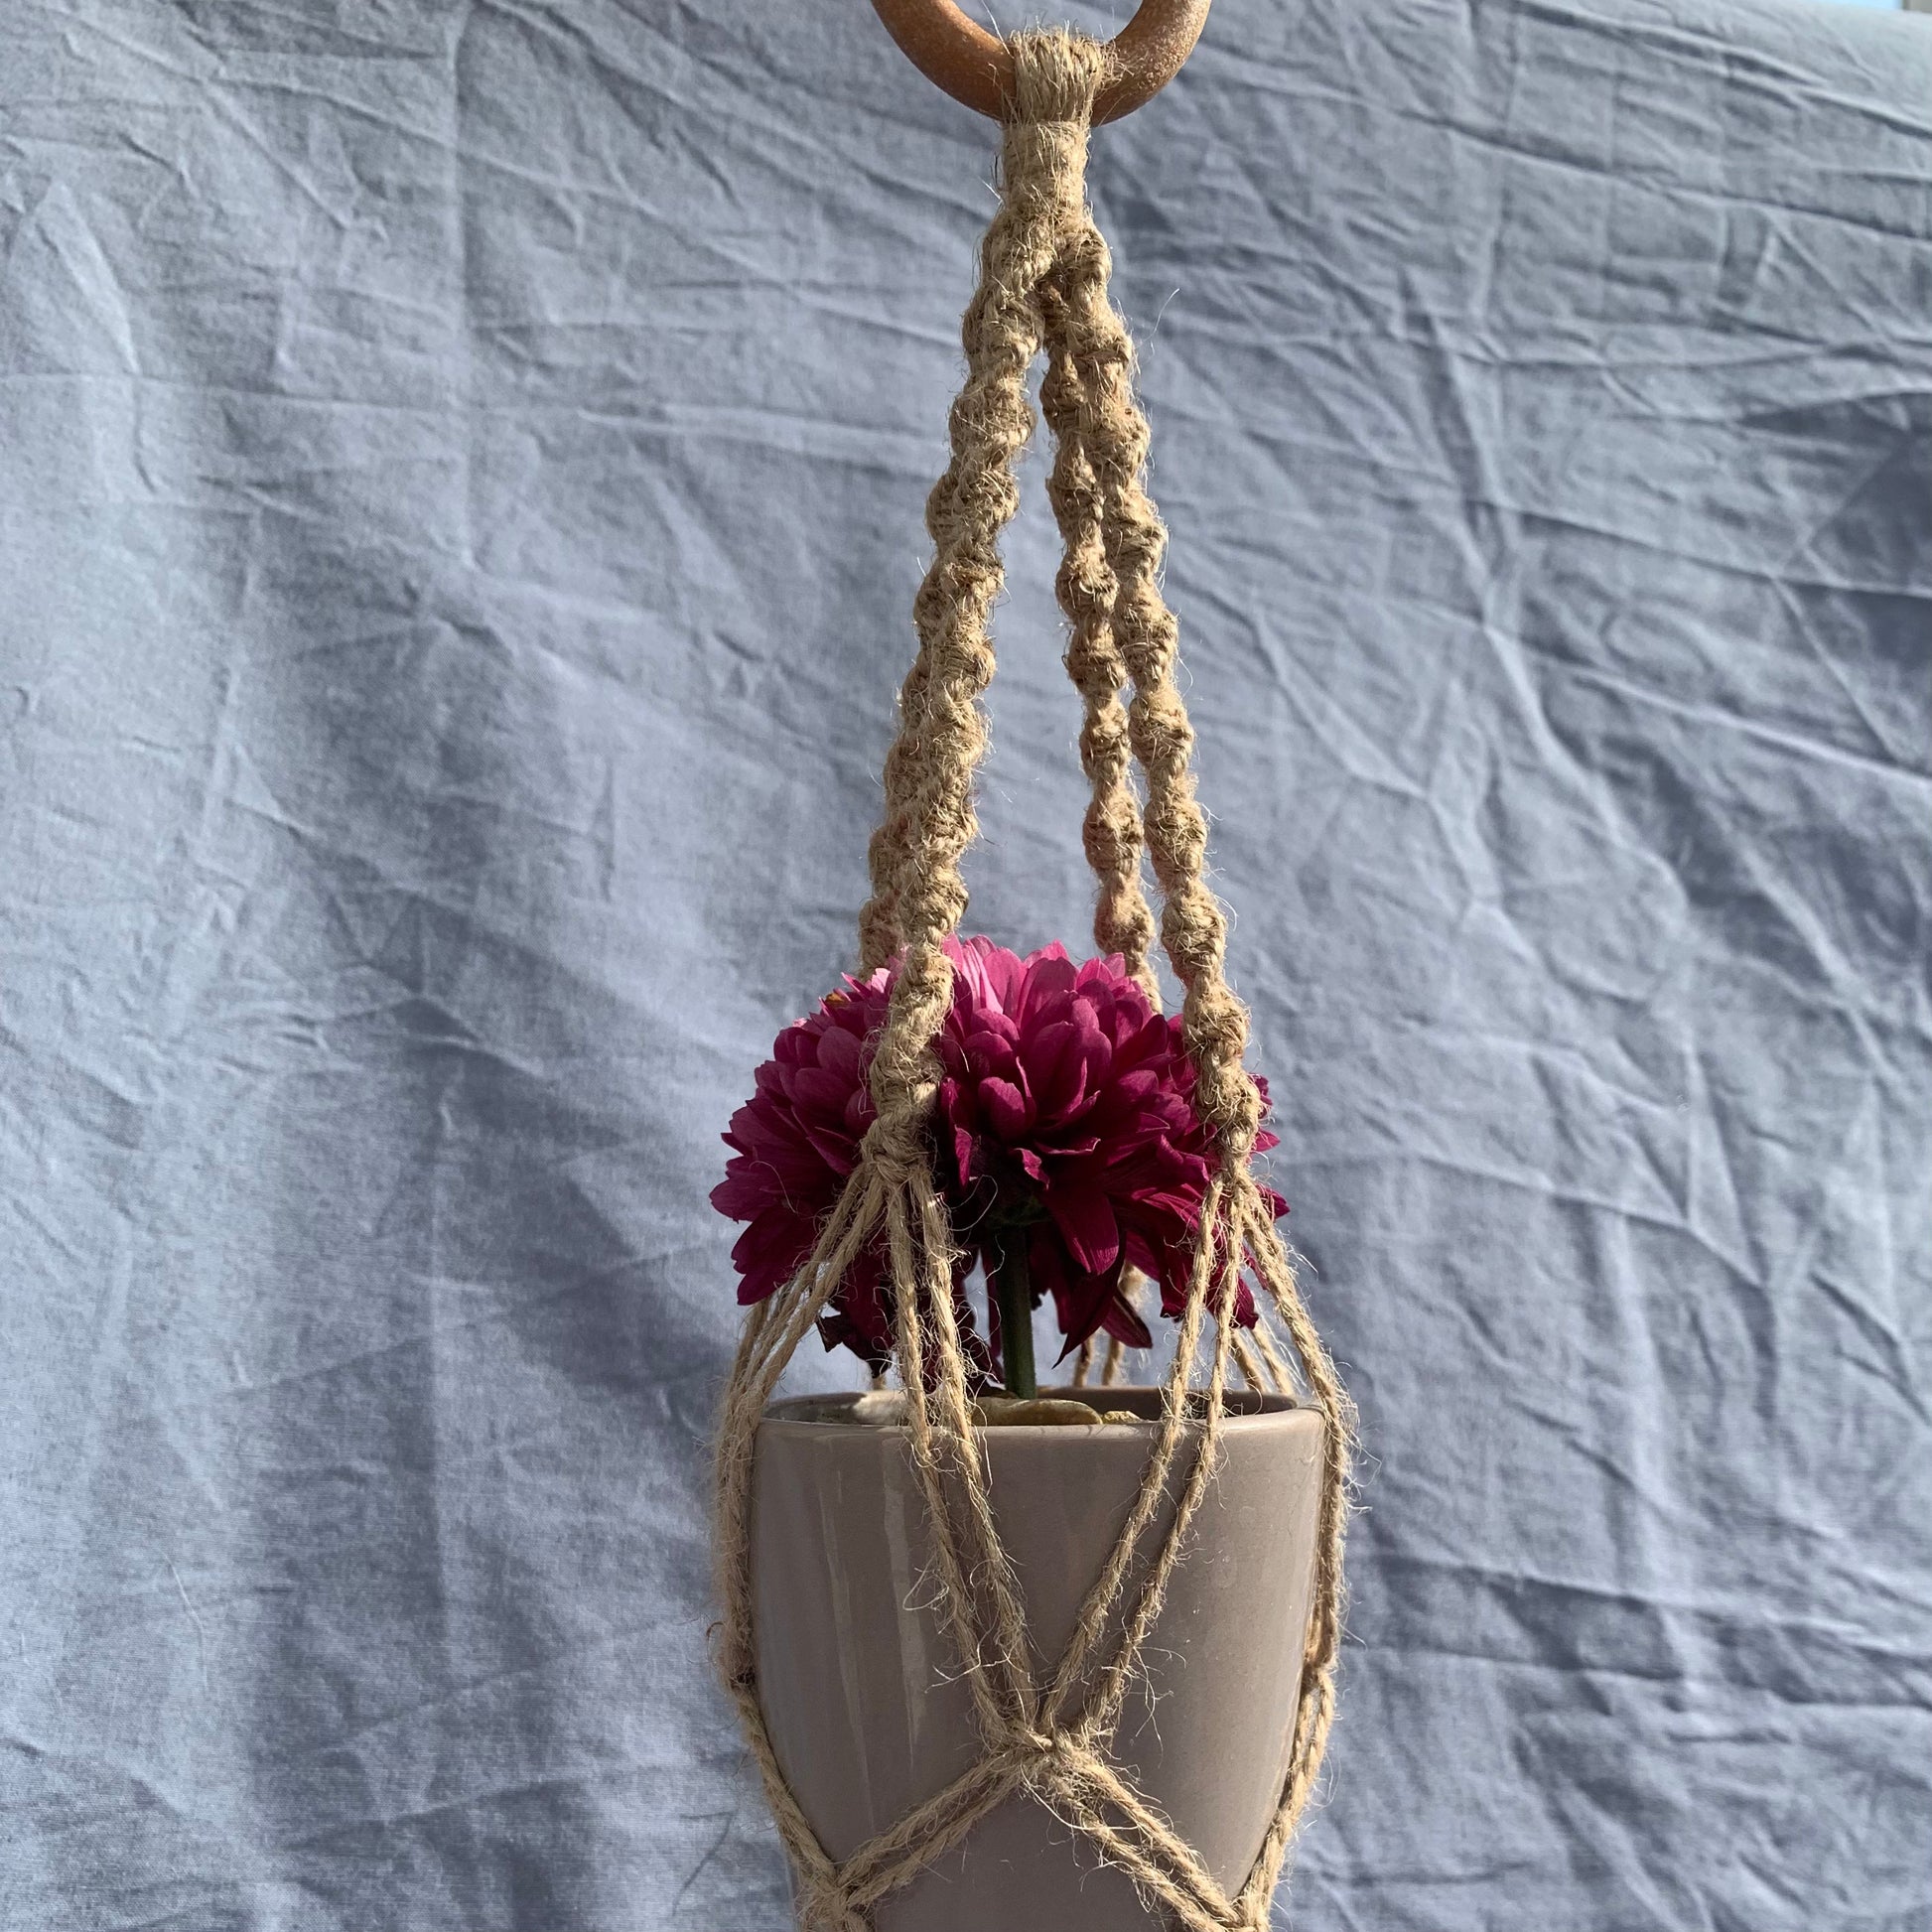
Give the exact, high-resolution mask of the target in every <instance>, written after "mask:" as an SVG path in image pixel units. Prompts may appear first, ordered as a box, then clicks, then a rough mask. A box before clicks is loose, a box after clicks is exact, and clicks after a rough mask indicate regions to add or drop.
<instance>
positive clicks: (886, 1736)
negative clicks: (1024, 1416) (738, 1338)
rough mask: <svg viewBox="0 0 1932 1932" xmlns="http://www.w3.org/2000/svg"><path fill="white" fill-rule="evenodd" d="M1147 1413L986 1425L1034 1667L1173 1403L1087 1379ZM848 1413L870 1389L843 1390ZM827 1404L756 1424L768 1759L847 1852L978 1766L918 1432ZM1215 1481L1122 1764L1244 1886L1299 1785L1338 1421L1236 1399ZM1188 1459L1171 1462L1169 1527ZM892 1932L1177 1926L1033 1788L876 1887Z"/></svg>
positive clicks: (1062, 1643)
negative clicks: (1318, 1567) (1329, 1433)
mask: <svg viewBox="0 0 1932 1932" xmlns="http://www.w3.org/2000/svg"><path fill="white" fill-rule="evenodd" d="M1092 1399H1093V1401H1094V1402H1095V1404H1096V1406H1100V1407H1104V1408H1107V1409H1114V1410H1120V1409H1131V1410H1133V1411H1134V1412H1135V1413H1136V1415H1138V1416H1142V1417H1145V1418H1147V1420H1146V1421H1144V1422H1140V1423H1135V1424H1118V1423H1117V1424H1110V1425H1108V1426H1106V1427H1102V1428H999V1429H991V1430H987V1431H985V1432H984V1440H985V1442H986V1447H987V1455H988V1460H989V1464H990V1469H991V1482H992V1497H993V1505H994V1512H995V1515H996V1518H997V1520H998V1524H999V1530H1000V1536H1001V1539H1002V1541H1003V1542H1004V1543H1005V1545H1006V1548H1007V1550H1008V1552H1009V1554H1010V1555H1011V1557H1012V1559H1013V1564H1014V1568H1015V1572H1016V1574H1017V1577H1018V1580H1019V1584H1020V1588H1021V1591H1022V1594H1023V1596H1024V1599H1025V1605H1026V1614H1027V1622H1028V1627H1029V1630H1030V1633H1031V1635H1032V1639H1033V1643H1034V1647H1035V1659H1034V1662H1035V1670H1036V1671H1037V1672H1038V1673H1040V1674H1041V1675H1042V1676H1045V1675H1050V1672H1051V1669H1052V1667H1053V1666H1054V1665H1055V1664H1056V1663H1057V1662H1058V1660H1059V1658H1060V1657H1061V1655H1062V1654H1063V1653H1064V1651H1065V1647H1066V1643H1067V1640H1068V1638H1069V1636H1070V1635H1071V1633H1072V1630H1073V1626H1074V1623H1075V1620H1076V1618H1077V1617H1078V1614H1079V1610H1080V1605H1081V1602H1082V1599H1083V1598H1084V1597H1085V1595H1086V1593H1087V1590H1088V1588H1089V1587H1090V1586H1091V1585H1092V1584H1093V1582H1094V1580H1095V1578H1096V1577H1097V1576H1098V1575H1099V1573H1100V1570H1101V1568H1102V1566H1103V1565H1104V1564H1105V1562H1106V1560H1107V1556H1108V1553H1109V1552H1110V1550H1111V1549H1112V1547H1113V1544H1114V1541H1115V1539H1116V1537H1117V1536H1118V1534H1119V1532H1120V1529H1121V1526H1122V1525H1123V1523H1124V1522H1125V1521H1126V1519H1127V1515H1128V1512H1129V1510H1130V1509H1131V1508H1132V1506H1133V1503H1134V1499H1135V1497H1136V1495H1137V1493H1138V1491H1139V1487H1140V1483H1141V1478H1142V1474H1143V1471H1144V1470H1145V1468H1146V1465H1147V1458H1148V1453H1149V1450H1150V1449H1151V1448H1152V1446H1153V1441H1154V1436H1155V1428H1156V1424H1155V1421H1154V1419H1155V1418H1157V1417H1158V1416H1159V1414H1160V1408H1161V1396H1160V1392H1159V1391H1158V1390H1154V1389H1108V1390H1105V1391H1094V1392H1093V1393H1092ZM829 1400H830V1401H832V1402H833V1403H838V1402H840V1401H844V1402H846V1403H848V1404H856V1402H857V1400H858V1398H856V1397H853V1398H843V1399H841V1398H831V1399H829ZM827 1403H828V1399H827V1398H824V1397H805V1398H801V1399H799V1400H797V1401H794V1402H780V1403H776V1404H774V1405H773V1406H772V1407H771V1408H770V1409H769V1410H768V1411H767V1413H766V1416H765V1418H764V1420H763V1422H762V1423H761V1424H760V1425H759V1434H758V1447H757V1463H756V1473H755V1477H754V1490H753V1530H752V1567H753V1588H754V1597H755V1605H756V1617H757V1639H758V1673H759V1694H760V1698H761V1702H762V1706H763V1711H764V1719H765V1725H766V1727H767V1730H768V1732H769V1735H770V1738H771V1743H772V1748H773V1750H774V1751H775V1752H776V1754H777V1758H778V1762H779V1764H780V1766H781V1767H782V1768H783V1771H784V1774H785V1778H786V1781H787V1782H788V1783H789V1785H790V1786H791V1789H792V1791H793V1792H794V1793H795V1794H796V1796H797V1798H798V1801H799V1804H800V1806H801V1808H802V1809H803V1811H804V1813H805V1816H806V1817H807V1818H808V1819H809V1820H810V1822H811V1825H812V1828H813V1830H814V1831H815V1832H816V1834H817V1836H818V1840H819V1843H820V1844H821V1845H823V1846H824V1847H825V1849H826V1851H827V1852H828V1853H829V1854H830V1855H831V1856H832V1857H833V1858H835V1859H845V1858H848V1857H850V1856H851V1854H852V1853H853V1852H855V1851H857V1850H858V1848H859V1847H860V1846H861V1845H863V1844H864V1843H865V1842H866V1841H867V1840H868V1839H871V1838H873V1837H875V1836H877V1835H878V1834H879V1833H881V1832H883V1831H885V1830H887V1829H888V1828H890V1827H891V1826H893V1825H894V1824H896V1823H897V1821H898V1820H899V1819H900V1818H901V1817H902V1816H903V1815H904V1814H905V1813H906V1812H907V1811H908V1810H910V1809H911V1808H912V1807H913V1806H914V1805H916V1804H919V1803H921V1802H923V1801H924V1800H925V1799H927V1798H930V1797H932V1796H933V1795H934V1794H936V1793H937V1792H939V1791H940V1790H941V1789H943V1788H944V1787H945V1786H946V1785H947V1784H948V1783H950V1782H951V1781H952V1780H953V1779H954V1778H955V1777H957V1776H959V1775H960V1774H961V1773H962V1772H963V1771H965V1770H967V1769H968V1768H970V1766H971V1765H972V1764H973V1763H974V1762H975V1761H976V1760H977V1758H978V1757H979V1756H980V1755H981V1745H980V1740H979V1737H978V1734H977V1732H976V1730H975V1727H974V1722H973V1714H972V1707H971V1700H970V1695H969V1693H968V1690H967V1688H966V1686H965V1685H964V1684H963V1683H961V1682H960V1681H959V1680H958V1675H957V1665H956V1659H955V1658H954V1656H953V1654H952V1651H951V1649H950V1646H949V1644H948V1641H947V1638H946V1636H945V1634H944V1632H943V1631H942V1630H941V1628H940V1626H939V1623H938V1621H937V1619H936V1617H935V1615H934V1612H933V1608H932V1599H933V1594H934V1592H933V1587H932V1581H931V1578H930V1576H929V1575H928V1574H926V1570H927V1565H928V1556H927V1552H928V1536H927V1529H926V1512H925V1500H924V1496H923V1493H922V1492H921V1489H920V1487H919V1482H918V1478H917V1476H916V1474H915V1473H914V1470H913V1467H912V1463H911V1459H910V1456H909V1453H908V1450H907V1443H906V1433H905V1431H904V1430H903V1429H902V1428H898V1427H892V1426H879V1425H873V1424H863V1423H858V1422H853V1421H849V1420H848V1421H836V1420H823V1419H822V1418H824V1417H826V1416H827V1415H828V1414H833V1413H836V1412H835V1411H834V1410H830V1409H828V1407H827ZM1229 1405H1230V1407H1231V1408H1233V1409H1235V1410H1237V1411H1238V1412H1239V1413H1236V1414H1234V1415H1231V1416H1230V1417H1228V1419H1227V1420H1226V1422H1225V1423H1224V1425H1223V1434H1222V1439H1221V1441H1222V1449H1221V1460H1220V1466H1219V1470H1218V1473H1217V1475H1216V1477H1215V1480H1214V1482H1213V1484H1212V1485H1211V1487H1210V1488H1209V1490H1208V1492H1207V1495H1206V1497H1205V1499H1204V1500H1203V1502H1202V1503H1201V1506H1200V1509H1199V1511H1198V1513H1197V1515H1196V1516H1195V1518H1194V1522H1193V1525H1192V1527H1191V1530H1190V1533H1189V1537H1188V1541H1187V1545H1186V1551H1185V1554H1184V1556H1183V1557H1182V1559H1181V1561H1180V1563H1179V1565H1178V1567H1177V1568H1176V1569H1175V1571H1174V1573H1173V1581H1172V1582H1171V1584H1170V1586H1169V1588H1168V1592H1167V1597H1166V1600H1165V1603H1164V1605H1163V1607H1162V1610H1161V1614H1160V1617H1159V1620H1158V1621H1157V1622H1156V1624H1155V1626H1154V1628H1153V1631H1152V1633H1151V1635H1150V1637H1149V1639H1148V1642H1147V1644H1146V1647H1145V1649H1144V1651H1143V1664H1144V1670H1143V1673H1142V1676H1141V1677H1140V1679H1139V1680H1138V1681H1137V1682H1136V1685H1135V1687H1134V1689H1133V1690H1132V1691H1131V1692H1130V1694H1129V1697H1128V1701H1127V1704H1126V1706H1125V1708H1124V1711H1123V1714H1122V1718H1121V1722H1120V1726H1119V1729H1118V1732H1117V1733H1116V1736H1115V1741H1114V1745H1113V1750H1112V1756H1113V1758H1114V1759H1115V1761H1116V1762H1117V1763H1118V1764H1119V1765H1120V1767H1121V1768H1122V1769H1123V1770H1124V1771H1125V1772H1126V1773H1127V1774H1128V1775H1129V1777H1130V1778H1131V1779H1132V1780H1133V1782H1134V1783H1136V1784H1137V1785H1138V1786H1139V1787H1140V1788H1141V1790H1142V1791H1143V1792H1145V1793H1146V1794H1147V1796H1148V1797H1149V1798H1151V1799H1152V1800H1153V1802H1154V1803H1155V1805H1156V1806H1157V1807H1158V1808H1159V1809H1160V1810H1161V1811H1162V1812H1163V1813H1164V1814H1165V1815H1166V1816H1167V1818H1168V1819H1169V1820H1170V1821H1171V1822H1172V1823H1173V1826H1174V1827H1175V1829H1176V1830H1177V1831H1178V1833H1179V1835H1180V1836H1181V1837H1182V1838H1183V1839H1185V1840H1186V1841H1187V1843H1188V1844H1190V1845H1191V1846H1192V1847H1193V1848H1194V1850H1195V1851H1196V1852H1197V1853H1198V1855H1199V1856H1200V1858H1201V1860H1202V1862H1203V1863H1205V1864H1206V1866H1207V1868H1208V1869H1209V1870H1210V1871H1211V1872H1212V1873H1213V1874H1214V1877H1215V1879H1216V1881H1217V1882H1218V1883H1219V1884H1220V1886H1221V1887H1222V1889H1223V1890H1224V1891H1226V1892H1228V1893H1229V1894H1230V1895H1232V1894H1233V1893H1235V1892H1237V1891H1238V1890H1239V1889H1240V1887H1241V1884H1242V1882H1243V1880H1244V1879H1245V1878H1246V1876H1247V1873H1248V1869H1249V1867H1250V1865H1251V1864H1252V1863H1253V1862H1254V1859H1255V1856H1256V1854H1257V1852H1258V1851H1259V1850H1260V1848H1261V1844H1262V1840H1263V1838H1264V1836H1265V1834H1266V1833H1267V1830H1268V1826H1269V1823H1270V1821H1271V1819H1272V1817H1273V1815H1274V1811H1275V1807H1276V1804H1277V1802H1278V1800H1279V1798H1280V1794H1281V1787H1282V1780H1283V1778H1284V1776H1285V1775H1286V1771H1287V1765H1288V1756H1289V1747H1290V1742H1291V1733H1292V1727H1293V1724H1294V1718H1295V1709H1296V1700H1297V1696H1298V1693H1299V1689H1300V1683H1301V1669H1302V1654H1303V1643H1304V1637H1305V1633H1306V1629H1307V1624H1308V1616H1309V1603H1310V1593H1311V1587H1312V1578H1313V1567H1314V1542H1315V1517H1316V1506H1317V1502H1318V1498H1319V1490H1320V1477H1321V1462H1322V1425H1321V1418H1320V1416H1319V1415H1318V1414H1317V1413H1316V1412H1315V1411H1313V1410H1311V1409H1302V1408H1297V1407H1295V1406H1294V1405H1293V1404H1292V1403H1290V1402H1288V1401H1287V1400H1285V1399H1283V1398H1281V1397H1277V1396H1266V1397H1264V1396H1258V1395H1252V1394H1240V1395H1231V1396H1230V1397H1229ZM1190 1453H1191V1451H1190V1450H1188V1449H1185V1448H1183V1451H1182V1453H1181V1454H1180V1455H1178V1456H1176V1458H1175V1462H1176V1464H1177V1466H1176V1468H1175V1470H1174V1471H1173V1473H1172V1474H1171V1476H1170V1479H1169V1483H1168V1489H1167V1494H1166V1495H1165V1497H1164V1498H1163V1502H1162V1508H1161V1514H1160V1516H1159V1517H1158V1518H1157V1527H1158V1528H1160V1529H1165V1527H1166V1526H1167V1524H1168V1523H1169V1522H1171V1521H1172V1519H1173V1507H1174V1500H1175V1497H1176V1494H1177V1492H1178V1488H1179V1485H1180V1482H1181V1480H1182V1479H1183V1475H1184V1471H1185V1468H1186V1466H1187V1462H1188V1460H1189V1456H1190ZM873 1923H874V1924H875V1926H876V1927H877V1932H1140V1929H1141V1928H1150V1927H1155V1926H1160V1925H1163V1924H1165V1923H1166V1921H1165V1919H1164V1918H1163V1917H1162V1915H1161V1914H1160V1912H1159V1911H1158V1910H1156V1909H1153V1908H1151V1907H1149V1906H1147V1905H1145V1904H1143V1902H1142V1901H1141V1899H1140V1897H1139V1896H1138V1894H1137V1893H1136V1891H1135V1889H1134V1886H1133V1885H1132V1883H1131V1882H1130V1881H1129V1880H1128V1878H1127V1877H1126V1876H1125V1874H1124V1873H1122V1872H1121V1871H1120V1870H1118V1869H1116V1868H1111V1867H1108V1866H1105V1865H1103V1864H1101V1863H1100V1862H1099V1860H1098V1858H1097V1855H1096V1853H1095V1851H1094V1849H1093V1847H1092V1846H1091V1844H1089V1843H1088V1842H1087V1841H1085V1840H1077V1841H1076V1838H1075V1835H1074V1834H1073V1832H1072V1831H1071V1830H1070V1829H1069V1828H1068V1827H1067V1826H1065V1825H1063V1824H1062V1823H1061V1822H1060V1821H1059V1820H1058V1819H1056V1818H1055V1817H1053V1816H1052V1815H1051V1814H1050V1813H1049V1812H1048V1811H1047V1810H1046V1809H1045V1808H1044V1807H1043V1806H1042V1805H1041V1804H1039V1802H1038V1801H1037V1800H1035V1799H1033V1798H1031V1797H1026V1796H1015V1797H1012V1798H1009V1799H1008V1800H1006V1801H1005V1802H1004V1803H1003V1804H1002V1805H1001V1806H1000V1807H999V1808H998V1809H997V1810H995V1811H994V1812H992V1813H990V1814H989V1815H988V1816H987V1817H986V1818H984V1819H982V1820H981V1821H980V1823H979V1824H978V1825H977V1826H975V1827H974V1829H973V1831H972V1833H971V1835H970V1836H969V1837H968V1838H967V1839H966V1841H965V1843H964V1844H963V1845H962V1846H961V1847H959V1848H958V1849H957V1850H955V1851H953V1852H951V1853H949V1854H947V1855H946V1856H944V1857H943V1858H941V1859H940V1860H939V1861H938V1862H937V1863H934V1864H933V1865H931V1866H930V1867H929V1868H927V1869H926V1870H923V1871H921V1872H920V1873H919V1874H918V1875H917V1876H916V1877H914V1878H913V1879H911V1880H910V1881H909V1882H908V1883H907V1884H905V1885H904V1886H903V1887H901V1888H900V1889H899V1890H897V1891H896V1892H894V1893H892V1894H891V1895H890V1896H888V1897H887V1898H886V1899H884V1900H882V1901H881V1902H880V1903H879V1904H878V1905H877V1906H876V1907H875V1908H874V1912H873Z"/></svg>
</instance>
